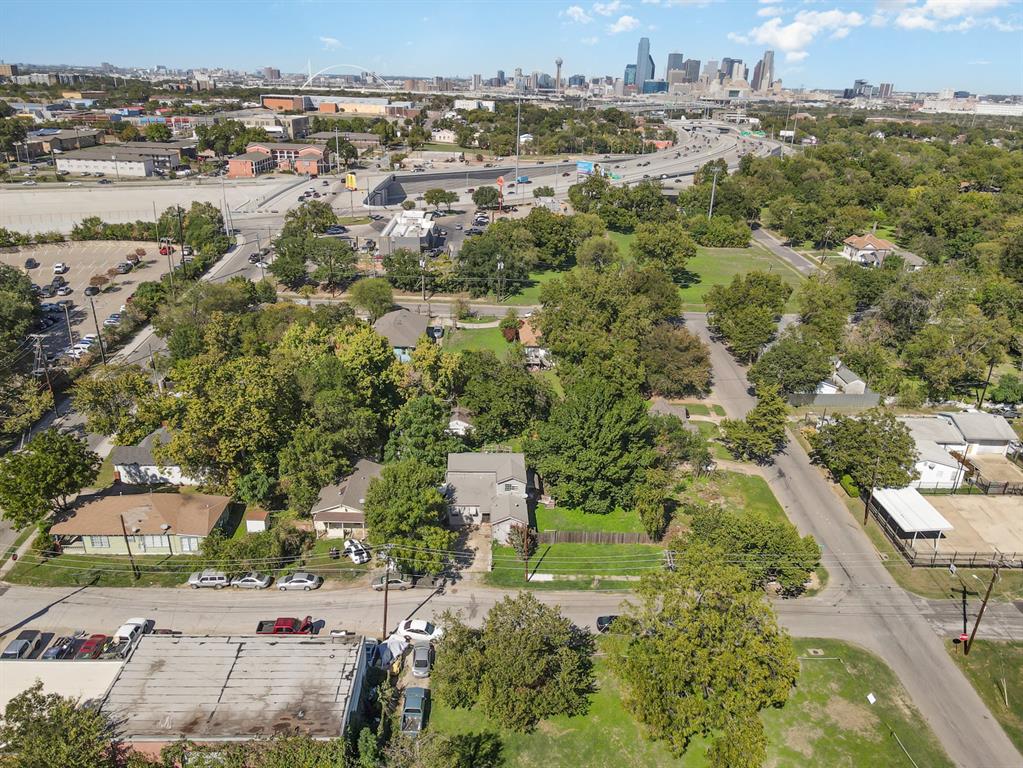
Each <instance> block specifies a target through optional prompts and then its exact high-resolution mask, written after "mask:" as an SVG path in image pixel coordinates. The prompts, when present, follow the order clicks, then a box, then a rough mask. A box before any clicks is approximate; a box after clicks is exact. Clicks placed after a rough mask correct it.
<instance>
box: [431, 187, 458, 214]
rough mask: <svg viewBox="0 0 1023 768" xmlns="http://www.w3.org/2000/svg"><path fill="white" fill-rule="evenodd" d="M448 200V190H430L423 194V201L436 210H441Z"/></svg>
mask: <svg viewBox="0 0 1023 768" xmlns="http://www.w3.org/2000/svg"><path fill="white" fill-rule="evenodd" d="M447 199H448V194H447V190H444V189H441V188H439V187H438V188H434V189H428V190H426V191H425V192H424V193H423V200H425V201H426V204H427V205H432V206H433V207H434V210H440V207H441V204H443V203H444V202H446V201H447ZM456 199H457V198H456Z"/></svg>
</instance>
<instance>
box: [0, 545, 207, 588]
mask: <svg viewBox="0 0 1023 768" xmlns="http://www.w3.org/2000/svg"><path fill="white" fill-rule="evenodd" d="M135 562H137V563H138V565H139V570H140V577H139V579H138V581H135V580H134V578H132V572H131V563H129V562H128V558H127V557H118V556H114V555H110V556H106V557H104V556H99V555H59V556H57V557H53V558H47V559H46V560H41V559H40V558H39V557H38V555H35V554H34V553H27V554H26V555H25V557H24V558H22V559H21V560H19V561H18V564H17V565H15V566H14V568H12V569H11V571H10V572H9V573H8V574H7V577H6V580H7V581H10V582H12V583H14V584H27V585H30V586H41V587H84V586H89V587H175V586H178V585H179V584H184V583H185V582H186V581H187V580H188V574H190V573H191V572H192V571H193V570H195V569H196V567H198V566H197V564H196V558H194V557H190V556H188V555H171V556H167V555H160V556H156V557H153V556H146V557H137V558H136V559H135Z"/></svg>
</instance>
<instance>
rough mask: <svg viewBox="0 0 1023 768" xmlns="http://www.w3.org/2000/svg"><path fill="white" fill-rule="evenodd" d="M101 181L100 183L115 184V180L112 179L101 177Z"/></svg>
mask: <svg viewBox="0 0 1023 768" xmlns="http://www.w3.org/2000/svg"><path fill="white" fill-rule="evenodd" d="M99 183H100V184H113V183H114V182H112V181H111V180H110V179H100V180H99Z"/></svg>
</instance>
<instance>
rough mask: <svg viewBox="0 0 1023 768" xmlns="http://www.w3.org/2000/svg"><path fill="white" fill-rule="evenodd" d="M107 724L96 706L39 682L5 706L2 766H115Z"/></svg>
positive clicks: (0, 734) (1, 730)
mask: <svg viewBox="0 0 1023 768" xmlns="http://www.w3.org/2000/svg"><path fill="white" fill-rule="evenodd" d="M112 737H113V733H112V729H111V727H110V723H109V721H108V720H107V718H106V716H105V715H103V714H102V713H101V712H100V711H99V709H97V708H96V707H87V706H84V705H82V704H81V702H79V701H76V700H75V699H70V698H67V697H65V696H60V695H58V694H56V693H43V684H42V682H40V681H39V680H36V681H35V683H34V684H33V685H32V686H31V687H29V688H28V689H26V690H24V691H22V692H21V693H19V694H18V695H17V696H15V697H14V698H12V699H11V700H10V701H9V702H7V706H6V707H5V708H4V716H3V722H2V723H0V742H2V743H3V745H4V752H5V754H6V757H7V759H8V760H10V762H7V760H5V761H4V764H5V765H10V766H12V768H13V766H17V768H51V767H52V766H57V765H59V766H62V767H63V768H103V766H109V767H110V768H113V766H114V765H116V762H115V760H114V751H113V749H112V747H111V739H112Z"/></svg>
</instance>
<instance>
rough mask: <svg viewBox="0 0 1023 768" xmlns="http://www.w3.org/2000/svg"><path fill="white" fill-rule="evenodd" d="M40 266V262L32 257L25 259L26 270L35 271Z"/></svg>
mask: <svg viewBox="0 0 1023 768" xmlns="http://www.w3.org/2000/svg"><path fill="white" fill-rule="evenodd" d="M38 266H39V262H38V261H36V260H35V259H33V258H32V257H31V256H30V257H29V258H27V259H25V269H35V268H36V267H38Z"/></svg>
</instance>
